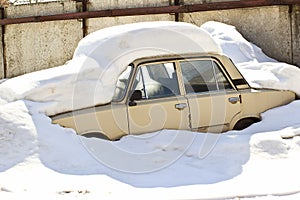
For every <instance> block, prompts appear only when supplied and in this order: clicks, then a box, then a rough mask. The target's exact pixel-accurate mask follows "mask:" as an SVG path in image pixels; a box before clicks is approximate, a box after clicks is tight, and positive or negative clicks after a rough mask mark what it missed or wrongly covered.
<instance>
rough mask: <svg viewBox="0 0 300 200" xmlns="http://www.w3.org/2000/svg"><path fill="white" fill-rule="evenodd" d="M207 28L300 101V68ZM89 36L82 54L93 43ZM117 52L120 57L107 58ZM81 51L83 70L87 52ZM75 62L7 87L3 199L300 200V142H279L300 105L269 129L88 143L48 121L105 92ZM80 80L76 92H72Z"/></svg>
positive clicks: (255, 77) (93, 74)
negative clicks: (87, 97)
mask: <svg viewBox="0 0 300 200" xmlns="http://www.w3.org/2000/svg"><path fill="white" fill-rule="evenodd" d="M153 24H154V23H152V25H153ZM172 24H173V23H172ZM147 26H148V25H147ZM158 26H159V27H160V26H162V27H163V25H160V23H158ZM184 26H185V25H184ZM187 26H189V25H187ZM122 27H123V28H126V26H121V27H119V28H122ZM132 28H133V29H134V26H133V25H132ZM202 28H203V29H204V30H206V31H207V32H208V33H210V34H211V36H212V37H213V39H214V40H215V41H216V43H217V45H216V46H218V45H220V46H221V48H222V51H223V52H224V53H225V54H227V55H229V56H230V57H232V58H233V60H234V62H235V63H236V64H237V66H238V67H239V69H240V70H241V71H242V73H243V75H244V76H245V77H246V78H247V80H248V81H249V82H251V84H252V85H255V86H259V87H276V88H283V89H290V90H293V91H295V92H297V93H298V94H299V88H300V85H299V84H298V85H297V82H296V79H297V77H298V78H300V75H299V69H298V68H296V67H294V66H291V65H288V64H285V63H279V62H277V61H275V60H273V59H271V58H268V57H267V56H265V55H264V54H263V52H261V50H260V49H259V48H258V47H256V46H254V45H253V44H251V43H249V42H248V41H246V40H245V39H244V38H243V37H242V36H241V35H240V34H239V33H238V32H237V31H236V30H235V28H234V27H232V26H228V25H225V24H221V23H217V22H208V23H206V24H204V25H203V26H202ZM130 30H131V29H130ZM151 30H152V29H151ZM106 31H107V30H106ZM155 31H157V33H159V30H157V29H155ZM125 32H126V31H125ZM134 32H135V31H134ZM163 32H164V30H163ZM203 33H204V34H206V33H205V32H203ZM143 34H145V35H147V34H146V33H145V32H144V33H143ZM143 34H142V35H143ZM129 35H130V34H129ZM145 35H144V36H145ZM175 35H176V34H175ZM144 36H143V37H144ZM95 37H96V36H95ZM87 38H88V39H86V40H85V41H83V42H81V44H80V45H82V47H88V45H89V44H91V43H90V42H92V41H94V39H93V37H92V36H91V37H87ZM157 38H158V37H156V39H157ZM127 39H128V38H127ZM140 40H142V37H141V38H140ZM95 41H96V40H95ZM125 41H126V40H125ZM157 42H158V43H159V42H160V40H159V39H157ZM161 42H163V41H161ZM125 43H126V42H125ZM122 44H123V43H122ZM105 45H107V44H105ZM92 46H93V45H92ZM125 46H126V45H125ZM83 49H84V48H83ZM88 49H89V48H88ZM109 50H111V51H114V50H115V49H110V48H109V46H106V47H105V49H104V50H103V51H105V52H106V51H109ZM76 52H77V53H75V56H74V58H76V60H77V61H78V62H77V64H78V63H79V64H78V66H81V64H82V63H83V62H85V61H84V59H83V57H84V56H83V54H84V53H82V52H81V50H77V51H76ZM84 52H88V51H86V50H84ZM97 53H98V51H97ZM113 53H115V52H113ZM88 54H89V53H88ZM92 54H93V53H92ZM107 54H109V52H108V53H107ZM89 55H90V54H89ZM136 56H140V54H138V53H137V54H136ZM72 62H73V61H71V62H70V63H71V64H67V65H64V66H60V67H57V68H53V69H49V70H44V71H41V72H35V73H31V74H27V75H24V76H20V77H17V78H14V79H9V80H7V81H5V82H3V83H2V84H0V90H1V95H0V96H1V99H2V100H1V101H0V102H1V103H0V104H1V105H0V199H4V200H9V199H58V200H59V199H64V200H65V199H124V198H126V199H127V198H128V199H225V198H227V199H239V198H245V199H299V198H300V174H299V172H298V171H299V168H300V162H299V154H300V137H298V136H296V137H293V138H291V139H282V138H281V136H282V135H288V136H293V135H299V133H300V101H294V102H292V103H290V104H289V105H285V106H282V107H278V108H275V109H272V110H269V111H267V112H265V113H263V115H262V118H263V120H262V121H261V122H259V123H256V124H254V125H252V126H251V127H249V128H247V129H245V130H243V131H229V132H227V133H224V134H203V133H195V132H189V131H171V130H163V131H159V132H155V133H149V134H146V135H142V136H127V137H124V138H122V139H121V140H120V141H117V142H108V141H102V140H97V139H87V138H83V137H79V136H77V135H76V133H75V132H74V131H73V130H71V129H65V128H62V127H60V126H58V125H54V124H52V123H51V119H50V118H49V117H47V115H46V114H45V113H48V114H49V113H56V112H59V111H62V110H65V109H69V108H72V106H74V105H72V104H74V102H72V97H70V96H73V94H74V92H73V91H76V90H85V89H87V88H89V87H91V86H92V85H93V84H95V83H97V84H99V85H100V86H102V85H103V84H104V83H102V82H101V80H102V79H101V80H99V76H98V75H99V74H97V73H98V72H97V70H98V69H97V68H96V67H95V66H96V64H95V63H94V62H95V61H94V60H93V59H88V61H87V62H88V63H90V64H91V65H90V66H92V67H91V68H88V69H85V68H84V69H82V67H76V66H77V65H76V66H75V64H74V63H72ZM80 62H82V63H81V64H80ZM105 62H107V61H105ZM127 64H128V63H127ZM70 66H72V67H70ZM114 69H115V68H114ZM115 70H116V71H112V72H111V73H113V74H118V73H119V72H120V71H121V69H115ZM78 74H79V75H78ZM75 81H76V87H78V88H75V89H74V88H72V86H69V85H71V84H72V83H74V82H75ZM78 82H79V83H78ZM99 82H100V83H99ZM112 82H113V81H112ZM112 82H110V83H112ZM77 84H79V85H78V86H77ZM58 86H60V87H58ZM93 89H95V87H94V88H93ZM99 90H100V89H99ZM66 91H69V92H68V93H65V92H66ZM95 91H97V90H95ZM95 91H92V90H90V91H83V92H85V93H84V95H88V93H90V92H95ZM101 92H102V93H101V94H99V98H102V100H103V101H104V100H105V101H108V100H109V99H110V94H111V91H109V90H108V89H107V90H102V89H101ZM106 95H107V96H106ZM78 98H79V97H78ZM81 99H82V98H81ZM83 101H85V100H83ZM93 101H94V100H93ZM62 102H63V103H62ZM66 102H70V105H69V104H68V105H66ZM75 103H76V106H83V103H82V104H81V105H78V104H79V102H75ZM86 103H88V102H86Z"/></svg>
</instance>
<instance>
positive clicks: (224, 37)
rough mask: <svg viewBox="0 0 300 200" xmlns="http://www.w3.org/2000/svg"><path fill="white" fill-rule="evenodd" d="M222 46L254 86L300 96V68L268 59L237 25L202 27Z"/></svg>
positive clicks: (216, 24) (215, 24)
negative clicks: (242, 33)
mask: <svg viewBox="0 0 300 200" xmlns="http://www.w3.org/2000/svg"><path fill="white" fill-rule="evenodd" d="M201 28H203V29H204V30H206V31H207V32H209V34H210V35H211V37H212V38H213V39H214V40H215V41H216V42H217V43H218V44H219V45H220V46H221V48H222V52H223V53H224V54H226V55H227V56H228V57H230V58H231V59H232V60H233V62H234V63H235V64H236V66H237V67H238V69H239V70H240V71H241V73H242V74H243V76H244V77H245V78H246V80H247V81H248V82H249V84H250V85H251V86H252V87H261V88H272V89H283V90H291V91H294V92H295V93H296V94H297V95H298V96H300V84H299V77H300V69H299V68H298V67H296V66H293V65H289V64H286V63H281V62H277V61H276V60H274V59H272V58H270V57H268V56H266V55H265V54H264V53H263V52H262V50H261V49H260V48H259V47H257V46H256V45H255V44H252V43H250V42H248V41H247V40H246V39H245V38H244V37H243V36H242V35H241V34H240V33H239V32H238V31H237V30H236V28H235V27H234V26H230V25H227V24H223V23H220V22H214V21H211V22H206V23H205V24H203V25H202V26H201Z"/></svg>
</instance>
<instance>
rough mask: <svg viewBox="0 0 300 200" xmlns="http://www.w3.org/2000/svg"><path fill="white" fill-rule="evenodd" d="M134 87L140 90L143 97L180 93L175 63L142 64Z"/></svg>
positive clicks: (150, 97) (159, 96) (152, 97)
mask: <svg viewBox="0 0 300 200" xmlns="http://www.w3.org/2000/svg"><path fill="white" fill-rule="evenodd" d="M133 89H134V90H140V91H141V92H142V97H143V99H154V98H162V97H170V96H176V95H179V86H178V81H177V76H176V70H175V64H174V63H173V62H169V63H159V64H147V65H142V66H140V67H139V69H138V72H137V75H136V78H135V82H134V86H133Z"/></svg>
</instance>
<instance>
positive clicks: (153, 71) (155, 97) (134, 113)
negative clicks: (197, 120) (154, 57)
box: [128, 62, 190, 134]
mask: <svg viewBox="0 0 300 200" xmlns="http://www.w3.org/2000/svg"><path fill="white" fill-rule="evenodd" d="M133 78H134V81H133V84H132V88H131V90H132V91H138V93H140V94H141V98H140V99H138V100H136V99H135V100H134V102H131V103H129V104H128V121H129V132H130V134H140V133H145V132H152V131H157V130H161V129H190V124H189V108H188V102H187V99H186V98H185V97H184V96H182V95H181V92H180V88H179V84H178V79H177V72H176V67H175V63H174V62H164V63H151V64H144V65H141V66H139V67H138V68H137V71H136V73H135V76H134V77H133Z"/></svg>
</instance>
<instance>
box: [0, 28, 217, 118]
mask: <svg viewBox="0 0 300 200" xmlns="http://www.w3.org/2000/svg"><path fill="white" fill-rule="evenodd" d="M192 52H221V49H220V47H219V45H218V44H217V43H216V42H215V41H214V40H213V39H212V38H211V37H210V35H209V34H208V33H207V32H206V31H204V30H203V29H201V28H199V27H197V26H195V25H192V24H187V23H176V22H144V23H136V24H129V25H120V26H115V27H110V28H106V29H102V30H99V31H97V32H94V33H92V34H90V35H88V36H87V37H85V38H83V39H82V40H81V41H80V42H79V45H78V47H77V49H76V51H75V53H74V57H73V59H72V60H71V61H70V62H69V63H67V64H66V65H64V66H60V67H57V68H52V69H48V70H44V71H39V72H34V73H30V74H25V75H23V76H20V77H16V78H13V79H10V80H7V81H6V82H4V83H3V84H1V85H0V90H1V94H0V97H1V98H2V99H3V100H6V101H7V102H11V101H15V100H17V99H27V100H31V101H39V102H50V103H51V104H52V106H50V105H47V106H46V107H45V110H44V112H46V113H47V114H48V115H54V114H57V113H61V112H65V111H70V110H76V109H80V108H84V107H89V106H93V105H97V104H105V103H108V102H110V101H111V99H112V96H113V92H114V89H115V84H116V81H117V78H118V77H119V75H120V73H121V72H122V71H124V70H125V69H126V67H127V66H128V65H129V64H130V63H131V62H132V61H134V60H135V59H137V58H141V57H146V56H157V55H163V54H180V53H192Z"/></svg>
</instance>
